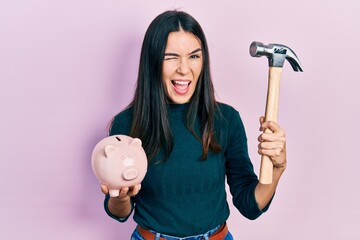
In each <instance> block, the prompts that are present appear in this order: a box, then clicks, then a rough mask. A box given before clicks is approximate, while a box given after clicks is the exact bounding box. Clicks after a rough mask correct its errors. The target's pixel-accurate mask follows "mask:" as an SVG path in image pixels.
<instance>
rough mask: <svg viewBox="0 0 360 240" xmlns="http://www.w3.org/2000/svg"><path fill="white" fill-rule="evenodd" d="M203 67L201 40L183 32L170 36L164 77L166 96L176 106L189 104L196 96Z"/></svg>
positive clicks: (166, 51) (166, 50)
mask: <svg viewBox="0 0 360 240" xmlns="http://www.w3.org/2000/svg"><path fill="white" fill-rule="evenodd" d="M202 65H203V56H202V49H201V42H200V40H199V39H198V38H197V37H196V36H195V35H194V34H192V33H189V32H185V31H183V30H181V31H179V32H171V33H170V34H169V36H168V40H167V44H166V48H165V55H164V61H163V70H162V77H163V83H164V86H165V90H166V95H167V96H168V97H169V99H170V100H171V101H172V102H173V103H176V104H182V103H187V102H189V101H190V98H191V96H192V95H193V94H194V91H195V88H196V84H197V82H198V79H199V76H200V73H201V70H202Z"/></svg>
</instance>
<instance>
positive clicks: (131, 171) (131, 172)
mask: <svg viewBox="0 0 360 240" xmlns="http://www.w3.org/2000/svg"><path fill="white" fill-rule="evenodd" d="M138 176H139V170H138V169H137V168H135V167H130V168H126V169H124V172H123V174H122V177H123V178H124V179H125V180H127V181H131V180H134V179H135V178H137V177H138Z"/></svg>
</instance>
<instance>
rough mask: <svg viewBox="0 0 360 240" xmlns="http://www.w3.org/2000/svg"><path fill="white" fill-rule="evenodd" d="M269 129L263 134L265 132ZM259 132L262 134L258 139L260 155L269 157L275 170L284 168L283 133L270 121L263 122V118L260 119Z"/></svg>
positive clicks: (284, 149)
mask: <svg viewBox="0 0 360 240" xmlns="http://www.w3.org/2000/svg"><path fill="white" fill-rule="evenodd" d="M266 129H269V130H270V131H271V132H270V131H267V132H266V133H265V130H266ZM260 131H263V133H262V134H261V135H260V136H259V137H258V141H259V145H258V147H259V150H258V153H259V154H260V155H267V156H269V157H270V159H271V161H272V162H273V164H274V167H275V168H284V169H285V167H286V139H285V131H284V130H283V129H281V127H280V126H279V125H278V124H277V123H275V122H272V121H267V122H265V118H264V117H260Z"/></svg>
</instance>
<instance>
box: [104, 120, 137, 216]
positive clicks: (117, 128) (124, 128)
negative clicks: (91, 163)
mask: <svg viewBox="0 0 360 240" xmlns="http://www.w3.org/2000/svg"><path fill="white" fill-rule="evenodd" d="M120 118H121V117H120V115H117V116H116V117H115V118H114V120H113V122H112V124H111V128H110V131H109V135H110V136H112V135H117V134H123V135H128V134H129V126H128V125H129V124H128V122H127V121H121V120H120ZM109 200H110V195H109V194H106V195H105V199H104V209H105V212H106V213H107V214H108V215H109V217H111V218H113V219H115V220H117V221H119V222H126V221H127V220H128V218H129V217H130V215H131V214H132V212H133V210H134V206H135V198H134V197H132V198H130V204H131V211H130V213H129V215H128V216H126V217H124V218H119V217H117V216H115V215H114V214H112V213H111V212H110V210H109Z"/></svg>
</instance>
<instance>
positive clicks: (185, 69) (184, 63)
mask: <svg viewBox="0 0 360 240" xmlns="http://www.w3.org/2000/svg"><path fill="white" fill-rule="evenodd" d="M189 71H190V66H189V63H188V60H187V59H181V61H180V64H179V66H178V68H177V73H180V74H181V75H186V74H187V73H189Z"/></svg>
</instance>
